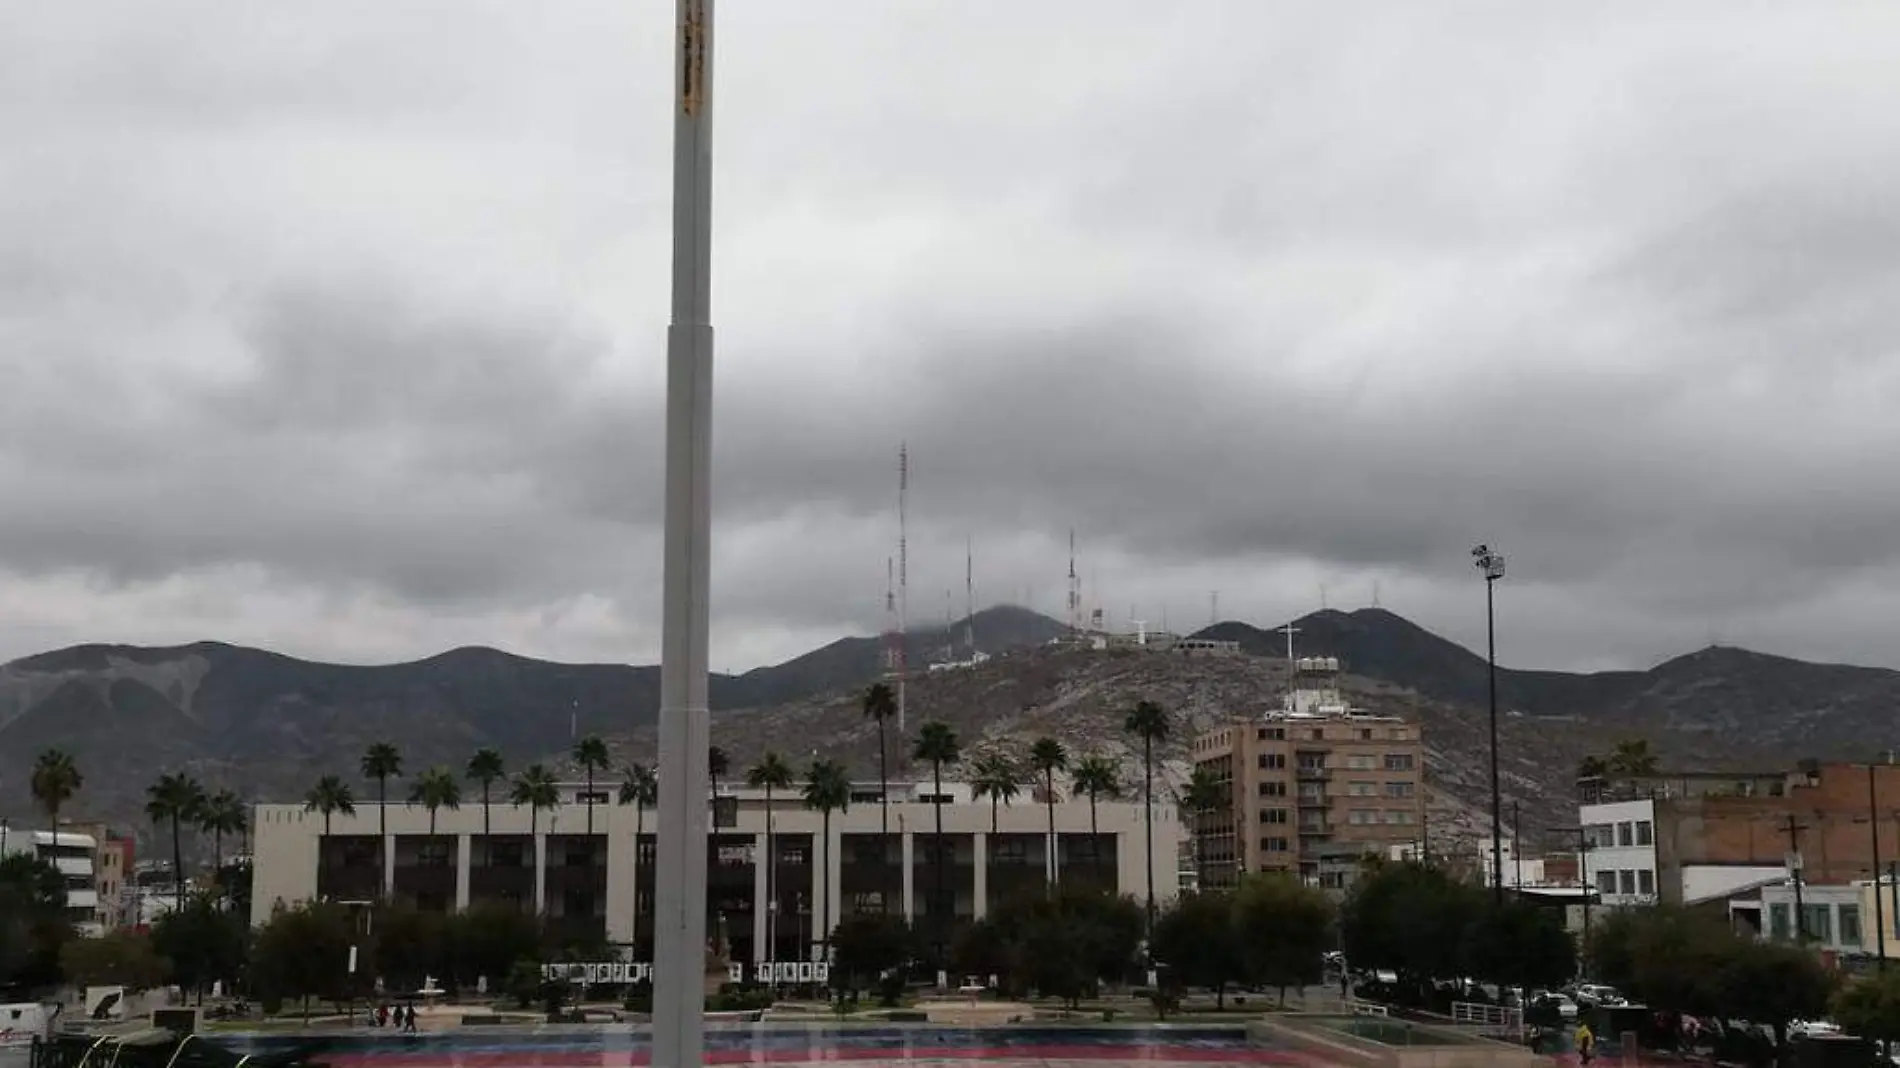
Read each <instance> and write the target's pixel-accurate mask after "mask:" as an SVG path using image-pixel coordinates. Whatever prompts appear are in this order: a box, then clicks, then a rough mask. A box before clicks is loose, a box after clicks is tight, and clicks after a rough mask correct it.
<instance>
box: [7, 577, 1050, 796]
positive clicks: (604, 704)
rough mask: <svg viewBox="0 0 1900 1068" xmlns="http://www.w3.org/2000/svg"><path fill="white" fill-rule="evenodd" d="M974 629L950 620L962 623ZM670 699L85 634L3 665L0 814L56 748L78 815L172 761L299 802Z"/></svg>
mask: <svg viewBox="0 0 1900 1068" xmlns="http://www.w3.org/2000/svg"><path fill="white" fill-rule="evenodd" d="M974 625H975V632H976V637H977V643H978V646H979V647H980V648H982V649H983V650H985V651H987V652H992V653H1002V652H1006V651H1008V650H1009V649H1012V648H1016V647H1019V646H1022V645H1033V644H1040V643H1042V642H1046V641H1048V640H1049V638H1051V637H1053V636H1055V635H1056V634H1058V633H1060V631H1061V629H1062V628H1061V626H1060V625H1059V624H1057V623H1056V622H1055V621H1054V620H1050V619H1046V618H1044V617H1042V616H1038V615H1036V614H1035V613H1033V612H1030V611H1027V610H1025V609H1020V608H1014V607H1000V608H992V609H987V610H984V611H982V612H978V613H977V614H976V617H975V619H974ZM964 626H965V624H964V623H963V622H962V621H959V622H958V623H957V624H956V625H955V627H954V630H955V633H956V635H957V636H958V637H959V638H960V637H961V635H962V634H963V633H964ZM945 643H946V637H945V635H944V633H943V630H942V628H941V627H939V628H919V629H917V630H914V631H913V632H912V633H911V635H910V642H909V649H910V656H911V658H912V661H913V662H914V663H919V664H921V663H923V662H925V658H926V654H927V653H928V652H929V651H932V650H935V649H937V648H939V647H942V646H943V645H945ZM881 648H882V646H881V643H880V642H879V640H878V639H876V638H847V639H844V640H842V641H839V642H834V643H833V644H831V645H829V646H826V647H825V648H823V649H819V650H816V651H814V652H811V653H807V654H805V655H803V656H800V657H797V658H795V659H793V660H790V661H787V662H786V663H784V664H779V665H774V666H772V667H765V668H759V669H756V670H753V671H748V672H746V673H745V674H743V675H739V676H727V675H714V676H713V677H712V679H711V682H710V690H711V698H712V704H713V706H714V707H715V708H744V707H748V706H754V705H777V704H782V703H784V702H787V701H793V700H798V699H800V698H803V697H806V696H809V695H811V694H814V693H822V692H829V691H834V690H841V689H849V688H852V687H856V686H860V685H862V684H863V682H864V681H865V680H866V679H868V678H871V677H874V676H876V675H877V674H879V673H880V671H881V663H882V652H881ZM658 708H659V670H658V668H655V667H629V666H625V665H619V664H558V663H549V662H546V661H541V660H533V659H529V658H526V657H519V656H513V655H510V654H508V653H503V652H499V651H497V650H494V649H482V648H468V649H456V650H452V651H450V652H446V653H443V654H441V655H439V656H433V657H430V658H428V659H426V660H418V661H414V662H411V663H403V664H388V665H376V666H354V665H339V664H322V663H315V662H312V661H307V660H298V659H296V658H294V657H288V656H282V655H279V654H276V653H270V652H265V651H262V650H258V649H248V648H244V647H241V646H235V645H226V644H222V643H219V642H198V643H195V644H191V645H182V646H172V647H166V648H142V647H136V646H113V645H84V646H76V647H74V648H70V649H61V650H58V651H55V652H49V653H42V654H39V655H36V656H29V657H25V658H23V659H20V660H16V661H13V662H12V663H9V664H6V665H4V666H0V814H5V815H11V816H13V817H15V818H16V819H20V820H22V821H30V819H31V811H32V806H31V802H30V801H29V799H28V794H27V785H26V784H27V779H28V772H29V769H30V767H31V764H32V761H33V760H34V758H35V756H36V755H37V754H38V753H39V752H40V751H42V750H43V749H46V748H48V747H52V746H59V747H61V748H64V749H67V750H69V751H71V752H72V753H73V755H74V757H75V758H76V759H77V761H78V763H79V765H80V768H81V770H82V771H83V772H84V774H85V775H86V780H87V781H86V787H85V789H84V790H83V791H82V792H81V793H80V795H79V797H78V798H77V799H76V800H75V801H74V803H73V804H71V805H69V806H68V812H69V814H71V815H74V816H78V815H83V814H97V815H103V816H106V817H108V818H112V819H114V820H118V821H122V822H125V823H127V824H134V823H141V822H142V819H141V817H140V816H139V814H138V813H139V809H140V799H141V796H142V793H143V791H144V788H145V786H146V785H147V784H148V783H150V782H151V781H152V780H153V779H154V778H156V777H157V776H158V775H159V774H160V773H162V772H165V771H174V770H184V771H189V772H191V773H193V774H195V775H197V776H199V777H200V778H201V779H203V780H204V781H206V782H208V783H215V784H220V785H229V786H232V787H234V788H237V789H240V790H243V791H245V792H246V793H248V794H252V795H261V796H268V797H276V798H279V799H284V800H289V799H292V798H294V797H296V796H300V795H301V793H302V791H303V789H304V788H305V786H307V783H306V782H305V780H306V779H309V778H310V775H309V769H310V768H313V767H322V768H325V769H330V770H335V771H337V772H340V773H344V774H346V775H349V774H352V773H353V769H354V768H355V766H356V757H357V755H358V754H360V753H361V752H362V750H363V749H364V747H366V746H368V745H369V744H370V743H371V742H375V741H388V742H392V743H394V744H395V745H396V746H398V747H399V748H400V749H401V750H402V751H403V752H404V754H405V756H406V763H407V765H408V766H409V768H411V769H418V768H422V767H427V766H429V765H432V764H436V763H448V764H451V765H453V766H455V767H457V768H459V767H460V765H461V764H462V762H463V761H465V760H466V758H467V756H468V754H469V753H470V752H471V751H473V750H474V749H475V748H477V747H480V746H495V747H496V748H499V749H501V750H502V751H503V752H504V753H506V754H508V755H509V756H510V758H511V759H512V760H514V761H516V762H525V761H526V760H528V759H533V758H540V757H543V756H546V755H548V754H550V753H558V752H560V751H562V750H564V749H565V748H566V746H567V744H568V739H569V738H570V737H571V736H572V733H573V731H575V730H578V731H579V732H580V733H582V734H588V733H608V732H612V731H617V730H626V729H627V728H628V727H630V726H635V725H639V724H643V723H650V722H652V721H653V719H654V717H655V716H656V714H657V713H658Z"/></svg>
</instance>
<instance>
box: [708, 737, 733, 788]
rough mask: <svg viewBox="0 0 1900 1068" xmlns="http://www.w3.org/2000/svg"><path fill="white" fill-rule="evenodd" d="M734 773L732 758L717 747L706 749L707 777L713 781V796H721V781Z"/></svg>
mask: <svg viewBox="0 0 1900 1068" xmlns="http://www.w3.org/2000/svg"><path fill="white" fill-rule="evenodd" d="M731 772H732V758H731V757H730V756H727V755H726V751H725V749H723V748H721V747H720V746H716V745H709V746H707V747H706V777H707V778H709V779H711V780H712V795H713V796H714V797H718V796H719V780H721V779H723V778H725V777H726V776H727V775H729V774H730V773H731Z"/></svg>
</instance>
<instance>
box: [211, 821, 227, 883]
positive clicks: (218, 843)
mask: <svg viewBox="0 0 1900 1068" xmlns="http://www.w3.org/2000/svg"><path fill="white" fill-rule="evenodd" d="M223 875H224V828H223V827H214V828H212V831H211V889H212V891H213V892H216V890H217V889H218V883H219V882H221V881H223Z"/></svg>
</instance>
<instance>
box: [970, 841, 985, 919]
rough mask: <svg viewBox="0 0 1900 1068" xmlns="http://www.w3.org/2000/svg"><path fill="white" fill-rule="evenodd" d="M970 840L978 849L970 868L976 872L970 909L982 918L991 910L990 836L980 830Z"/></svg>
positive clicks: (971, 892) (977, 916)
mask: <svg viewBox="0 0 1900 1068" xmlns="http://www.w3.org/2000/svg"><path fill="white" fill-rule="evenodd" d="M970 841H971V842H972V843H973V844H974V845H973V848H974V849H975V851H976V852H975V859H974V860H973V862H972V863H971V865H970V870H971V871H974V872H976V885H975V886H974V887H973V888H972V889H971V891H970V895H971V896H970V910H971V913H972V914H973V915H974V916H975V917H976V918H977V919H979V920H980V919H982V918H983V917H984V916H987V915H989V911H990V836H989V835H988V834H986V833H984V832H982V831H978V832H977V833H976V834H974V835H972V836H971V837H970Z"/></svg>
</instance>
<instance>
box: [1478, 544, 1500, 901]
mask: <svg viewBox="0 0 1900 1068" xmlns="http://www.w3.org/2000/svg"><path fill="white" fill-rule="evenodd" d="M1471 555H1472V557H1473V563H1475V564H1476V565H1477V567H1478V570H1479V571H1480V572H1482V573H1483V574H1484V642H1485V646H1484V647H1485V658H1484V659H1485V664H1486V665H1487V667H1488V669H1489V677H1490V688H1491V886H1492V892H1491V896H1492V899H1493V900H1494V901H1496V902H1497V903H1498V904H1503V903H1504V795H1503V794H1502V793H1501V792H1500V791H1499V787H1498V622H1497V608H1496V601H1497V599H1496V596H1495V595H1494V593H1493V591H1494V590H1495V589H1496V587H1497V584H1498V580H1499V579H1501V578H1503V577H1504V556H1503V554H1502V553H1496V552H1492V551H1491V547H1490V546H1488V545H1480V546H1478V547H1477V548H1475V549H1473V550H1471Z"/></svg>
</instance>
